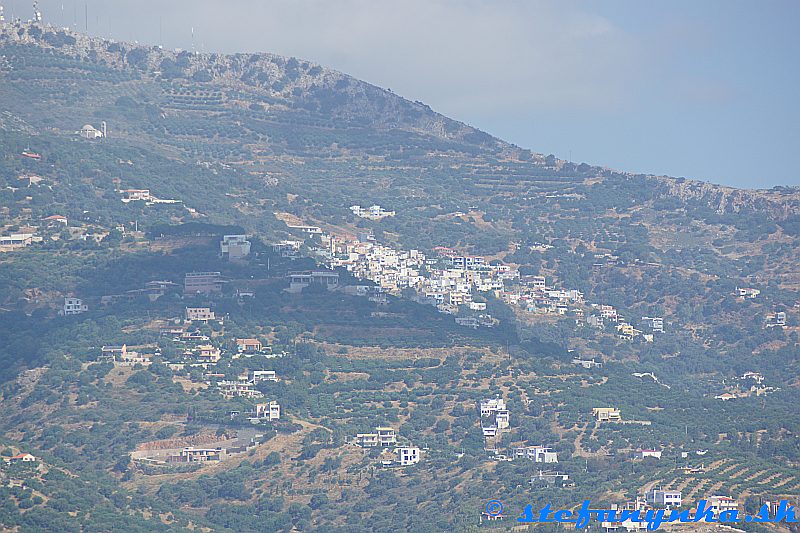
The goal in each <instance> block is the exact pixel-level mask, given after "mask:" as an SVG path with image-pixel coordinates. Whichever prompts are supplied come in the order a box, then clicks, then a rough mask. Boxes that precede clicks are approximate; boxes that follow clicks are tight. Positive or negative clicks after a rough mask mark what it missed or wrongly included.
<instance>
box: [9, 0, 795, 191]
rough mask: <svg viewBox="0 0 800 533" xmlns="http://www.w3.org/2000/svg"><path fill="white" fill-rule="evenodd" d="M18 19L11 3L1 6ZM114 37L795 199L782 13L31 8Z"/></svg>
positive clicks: (596, 6) (288, 2)
mask: <svg viewBox="0 0 800 533" xmlns="http://www.w3.org/2000/svg"><path fill="white" fill-rule="evenodd" d="M0 3H3V4H4V5H5V7H6V15H7V16H8V15H10V14H12V13H13V15H15V16H20V17H22V18H25V19H28V18H30V16H31V15H30V13H31V11H32V9H31V4H32V2H29V1H20V0H15V1H7V0H6V1H5V2H4V1H3V0H0ZM40 6H41V9H42V11H43V13H44V18H45V21H46V22H50V23H53V24H58V25H71V26H74V24H75V22H76V21H77V24H78V28H79V29H81V30H82V29H83V27H84V24H85V17H84V15H85V7H84V6H88V26H89V32H90V33H92V34H96V35H101V36H106V37H108V36H112V37H114V38H116V39H119V40H128V41H133V40H138V41H139V42H143V43H148V44H158V43H160V44H163V45H164V46H165V47H170V48H176V47H181V48H185V49H190V48H191V46H192V38H191V29H192V27H193V28H194V35H195V36H194V44H195V47H196V49H197V50H205V51H207V52H208V51H218V52H245V51H268V52H274V53H278V54H283V55H292V56H297V57H301V58H304V59H309V60H313V61H316V62H318V63H321V64H324V65H326V66H330V67H333V68H336V69H338V70H341V71H343V72H346V73H348V74H351V75H353V76H356V77H358V78H361V79H363V80H366V81H368V82H371V83H374V84H376V85H379V86H381V87H387V88H391V89H392V90H393V91H394V92H396V93H398V94H400V95H402V96H405V97H407V98H409V99H411V100H422V101H423V102H425V103H427V104H429V105H430V106H431V107H433V108H434V109H435V110H437V111H439V112H441V113H444V114H445V115H448V116H451V117H453V118H456V119H458V120H462V121H464V122H467V123H469V124H471V125H473V126H476V127H478V128H480V129H482V130H484V131H487V132H489V133H491V134H493V135H496V136H498V137H501V138H503V139H505V140H508V141H510V142H513V143H516V144H518V145H519V146H522V147H525V148H531V149H532V150H535V151H538V152H544V153H546V154H547V153H553V154H555V155H557V156H559V157H563V158H570V155H571V158H572V160H574V161H577V162H583V161H585V162H588V163H592V164H599V165H606V166H611V167H614V168H618V169H621V170H631V171H642V172H652V173H659V174H662V173H663V174H669V175H673V176H686V177H691V178H696V179H703V180H706V181H712V182H715V183H723V184H730V185H737V186H745V187H771V186H773V185H800V173H798V171H797V169H796V168H795V166H796V162H795V159H796V158H798V157H800V126H799V124H800V104H798V99H797V95H798V84H799V83H800V31H799V30H800V2H797V1H794V0H785V1H778V0H774V1H773V0H766V1H761V2H756V1H748V2H744V1H738V0H704V1H697V0H669V1H667V0H664V1H647V2H644V1H642V0H615V1H613V2H612V1H606V2H597V1H584V2H574V1H568V0H553V1H548V2H539V1H533V0H528V1H523V0H517V1H515V0H499V1H489V0H484V1H478V0H462V1H457V0H402V1H400V0H397V1H380V0H372V1H366V0H327V1H324V0H259V1H256V0H226V1H206V0H161V1H152V0H63V1H60V0H58V1H55V0H54V1H50V0H41V1H40Z"/></svg>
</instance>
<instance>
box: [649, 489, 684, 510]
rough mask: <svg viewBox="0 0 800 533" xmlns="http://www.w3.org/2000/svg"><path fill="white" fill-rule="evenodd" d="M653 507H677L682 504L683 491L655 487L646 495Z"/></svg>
mask: <svg viewBox="0 0 800 533" xmlns="http://www.w3.org/2000/svg"><path fill="white" fill-rule="evenodd" d="M645 499H646V500H647V503H648V504H649V505H650V506H652V507H666V508H670V509H671V508H676V507H680V506H681V503H682V501H681V491H679V490H661V489H653V490H651V491H650V492H648V493H647V494H646V495H645Z"/></svg>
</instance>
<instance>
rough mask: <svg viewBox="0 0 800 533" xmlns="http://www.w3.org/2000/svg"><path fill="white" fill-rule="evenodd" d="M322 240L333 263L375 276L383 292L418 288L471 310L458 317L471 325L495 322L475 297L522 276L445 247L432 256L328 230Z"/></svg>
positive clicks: (455, 310) (438, 302) (437, 302)
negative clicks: (345, 236) (336, 234)
mask: <svg viewBox="0 0 800 533" xmlns="http://www.w3.org/2000/svg"><path fill="white" fill-rule="evenodd" d="M322 243H323V245H324V246H325V249H323V250H320V251H318V252H319V253H320V254H321V255H322V256H323V257H324V258H325V260H326V262H327V263H328V265H329V266H330V267H331V268H336V267H340V268H345V269H347V270H348V271H349V272H351V273H353V275H354V276H356V277H358V278H361V279H366V280H370V281H372V282H373V283H375V284H376V285H377V286H378V287H379V288H380V292H383V293H388V294H394V295H399V294H400V293H401V292H402V291H403V290H405V289H413V290H414V291H415V294H416V299H417V301H419V302H421V303H426V304H430V305H434V306H436V307H437V309H438V310H439V311H440V312H442V313H447V314H451V315H465V316H459V317H457V322H458V323H459V324H460V325H463V326H466V327H480V326H492V325H493V324H495V323H496V320H494V319H493V318H492V317H491V316H490V315H487V314H485V313H481V311H485V310H486V304H485V302H480V301H474V300H473V299H474V296H475V295H476V294H477V293H480V292H490V291H494V292H495V293H496V294H499V293H500V292H501V291H502V290H503V288H504V280H507V279H508V280H511V279H516V278H518V277H519V272H518V271H516V270H512V269H511V268H510V267H508V266H506V265H489V264H488V263H487V262H486V261H485V260H484V258H482V257H468V256H458V255H456V254H455V253H449V252H452V251H449V250H448V249H445V248H439V249H438V250H439V257H434V258H429V257H426V255H425V254H424V253H422V252H420V251H419V250H396V249H394V248H392V247H389V246H385V245H382V244H379V243H376V242H375V241H374V240H372V239H370V238H369V237H362V238H360V239H354V240H345V239H341V238H338V237H335V236H331V235H327V234H325V235H323V236H322ZM297 281H300V280H297ZM294 282H295V280H294V279H293V280H292V283H294Z"/></svg>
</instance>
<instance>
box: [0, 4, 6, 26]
mask: <svg viewBox="0 0 800 533" xmlns="http://www.w3.org/2000/svg"><path fill="white" fill-rule="evenodd" d="M5 21H6V17H5V16H4V15H3V5H2V4H0V22H5Z"/></svg>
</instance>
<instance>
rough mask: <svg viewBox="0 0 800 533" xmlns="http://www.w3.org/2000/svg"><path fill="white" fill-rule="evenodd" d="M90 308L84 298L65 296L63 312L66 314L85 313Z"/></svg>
mask: <svg viewBox="0 0 800 533" xmlns="http://www.w3.org/2000/svg"><path fill="white" fill-rule="evenodd" d="M88 310H89V306H88V305H86V304H85V303H83V300H81V299H80V298H70V297H67V298H64V307H63V309H61V314H62V315H64V316H68V315H79V314H81V313H85V312H86V311H88Z"/></svg>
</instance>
